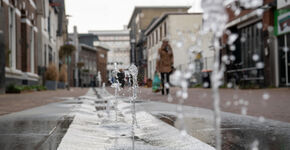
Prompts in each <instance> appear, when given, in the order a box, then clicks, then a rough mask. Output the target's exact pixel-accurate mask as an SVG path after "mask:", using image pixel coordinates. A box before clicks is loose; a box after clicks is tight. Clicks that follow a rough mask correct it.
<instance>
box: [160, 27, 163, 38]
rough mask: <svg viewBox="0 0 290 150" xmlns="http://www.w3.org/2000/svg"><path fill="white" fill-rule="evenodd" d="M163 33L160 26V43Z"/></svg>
mask: <svg viewBox="0 0 290 150" xmlns="http://www.w3.org/2000/svg"><path fill="white" fill-rule="evenodd" d="M162 37H163V33H162V26H160V41H162Z"/></svg>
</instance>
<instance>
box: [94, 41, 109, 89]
mask: <svg viewBox="0 0 290 150" xmlns="http://www.w3.org/2000/svg"><path fill="white" fill-rule="evenodd" d="M96 48H97V50H98V51H97V71H98V72H100V74H101V79H102V83H108V74H107V62H108V51H109V50H108V49H106V48H104V47H101V46H97V47H96ZM99 86H101V85H99Z"/></svg>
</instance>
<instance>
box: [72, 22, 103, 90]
mask: <svg viewBox="0 0 290 150" xmlns="http://www.w3.org/2000/svg"><path fill="white" fill-rule="evenodd" d="M94 41H98V36H96V35H94V34H79V33H78V31H77V27H76V26H75V27H74V33H72V34H69V43H71V44H73V45H74V46H75V47H76V50H75V52H74V53H73V55H72V58H71V67H70V69H69V70H70V71H69V72H71V73H70V76H69V79H70V85H71V86H76V87H79V86H86V87H88V86H96V84H97V75H98V67H97V62H98V53H97V52H98V49H97V48H96V47H94V46H93V45H94ZM79 64H82V66H81V67H80V66H79Z"/></svg>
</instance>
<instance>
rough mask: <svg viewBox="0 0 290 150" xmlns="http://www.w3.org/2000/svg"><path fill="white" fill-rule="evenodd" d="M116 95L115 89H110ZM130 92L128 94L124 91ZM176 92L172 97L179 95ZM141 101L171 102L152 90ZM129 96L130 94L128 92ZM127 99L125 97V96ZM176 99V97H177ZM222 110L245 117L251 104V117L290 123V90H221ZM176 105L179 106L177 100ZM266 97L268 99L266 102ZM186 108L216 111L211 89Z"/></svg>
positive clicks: (193, 95) (197, 93) (194, 94)
mask: <svg viewBox="0 0 290 150" xmlns="http://www.w3.org/2000/svg"><path fill="white" fill-rule="evenodd" d="M107 89H108V91H110V92H111V93H113V89H112V88H107ZM124 91H127V90H124ZM176 91H177V88H172V89H171V93H176ZM140 92H141V93H139V97H140V98H142V99H145V100H148V99H150V100H152V101H160V102H168V100H167V96H162V95H161V93H152V91H151V88H140ZM124 93H125V95H126V96H128V93H127V92H124ZM122 95H123V94H122ZM173 95H175V94H173ZM220 95H221V110H222V111H224V112H231V113H238V114H242V107H243V106H245V104H247V103H248V106H247V107H246V108H247V115H250V116H256V117H264V118H267V119H273V120H279V121H284V122H290V88H277V89H252V90H235V89H220ZM173 97H174V100H173V102H172V103H174V104H176V103H178V100H177V99H176V97H175V96H173ZM263 97H265V98H266V99H264V98H263ZM184 104H185V105H188V106H193V107H201V108H207V109H213V100H212V91H211V89H202V88H191V89H189V98H188V100H186V101H185V103H184Z"/></svg>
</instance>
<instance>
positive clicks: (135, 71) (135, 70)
mask: <svg viewBox="0 0 290 150" xmlns="http://www.w3.org/2000/svg"><path fill="white" fill-rule="evenodd" d="M129 74H130V75H131V77H132V79H133V80H132V82H133V83H131V85H132V87H131V88H132V97H131V103H133V105H132V107H133V108H132V111H133V113H132V149H133V150H134V149H135V130H134V126H135V125H136V126H137V127H138V124H137V119H136V106H135V100H136V99H137V88H138V81H137V76H138V68H137V67H136V66H135V65H131V66H130V67H129Z"/></svg>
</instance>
